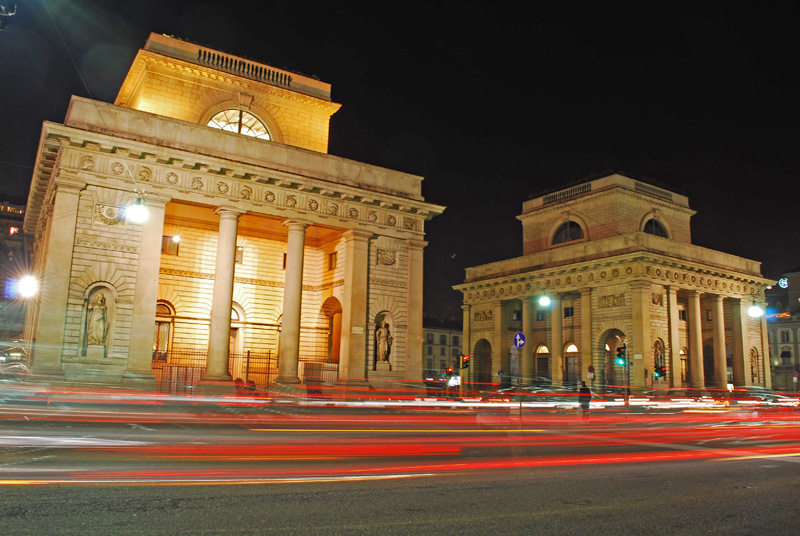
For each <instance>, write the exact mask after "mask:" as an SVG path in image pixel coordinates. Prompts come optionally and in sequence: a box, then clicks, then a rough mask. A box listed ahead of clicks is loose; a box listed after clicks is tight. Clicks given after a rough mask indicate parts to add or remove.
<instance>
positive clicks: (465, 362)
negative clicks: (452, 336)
mask: <svg viewBox="0 0 800 536" xmlns="http://www.w3.org/2000/svg"><path fill="white" fill-rule="evenodd" d="M461 368H462V369H465V368H469V356H468V355H462V356H461Z"/></svg>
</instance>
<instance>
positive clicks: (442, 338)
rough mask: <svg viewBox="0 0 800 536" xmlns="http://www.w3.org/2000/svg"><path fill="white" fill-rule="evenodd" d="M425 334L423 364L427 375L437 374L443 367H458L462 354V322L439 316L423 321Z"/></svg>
mask: <svg viewBox="0 0 800 536" xmlns="http://www.w3.org/2000/svg"><path fill="white" fill-rule="evenodd" d="M422 329H423V332H424V335H425V346H424V356H423V358H422V359H423V366H424V368H425V375H426V376H435V375H437V374H439V373H441V371H442V369H445V368H448V367H456V366H457V364H458V356H459V355H461V338H462V330H461V323H460V322H455V321H451V320H440V319H437V318H425V319H423V321H422Z"/></svg>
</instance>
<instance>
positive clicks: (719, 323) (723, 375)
mask: <svg viewBox="0 0 800 536" xmlns="http://www.w3.org/2000/svg"><path fill="white" fill-rule="evenodd" d="M712 302H713V307H714V309H713V311H714V312H713V313H712V315H713V316H714V320H713V322H712V323H713V325H714V386H715V387H716V388H717V389H727V388H728V355H727V349H726V345H725V308H724V302H723V297H722V296H719V295H715V296H713V297H712Z"/></svg>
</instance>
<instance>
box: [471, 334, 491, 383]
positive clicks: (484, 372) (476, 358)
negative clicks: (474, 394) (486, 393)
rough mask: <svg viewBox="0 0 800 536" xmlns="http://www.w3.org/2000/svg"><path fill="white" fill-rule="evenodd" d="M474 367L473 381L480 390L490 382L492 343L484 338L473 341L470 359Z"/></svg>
mask: <svg viewBox="0 0 800 536" xmlns="http://www.w3.org/2000/svg"><path fill="white" fill-rule="evenodd" d="M470 361H472V363H474V364H473V365H472V366H473V367H475V372H474V374H475V377H474V380H475V383H476V384H477V388H478V389H480V390H487V389H489V388H490V385H491V383H492V345H491V344H489V341H487V340H486V339H481V340H479V341H478V342H476V343H475V349H474V350H473V351H472V358H471V359H470Z"/></svg>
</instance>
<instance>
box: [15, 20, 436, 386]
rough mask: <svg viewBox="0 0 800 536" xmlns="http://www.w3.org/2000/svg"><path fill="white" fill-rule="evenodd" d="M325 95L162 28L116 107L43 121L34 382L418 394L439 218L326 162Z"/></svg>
mask: <svg viewBox="0 0 800 536" xmlns="http://www.w3.org/2000/svg"><path fill="white" fill-rule="evenodd" d="M330 89H331V88H330V85H329V84H326V83H324V82H320V81H319V80H316V79H314V78H311V77H307V76H303V75H299V74H296V73H292V72H288V71H284V70H280V69H275V68H273V67H270V66H268V65H265V64H262V63H258V62H254V61H251V60H246V59H243V58H239V57H235V56H231V55H228V54H224V53H221V52H218V51H215V50H212V49H209V48H206V47H202V46H198V45H195V44H191V43H188V42H185V41H181V40H178V39H174V38H170V37H165V36H161V35H155V34H151V35H150V37H149V39H148V40H147V43H146V44H145V46H144V48H143V49H142V50H140V51H139V52H138V54H137V55H136V58H135V59H134V61H133V64H132V66H131V67H130V70H129V72H128V74H127V76H126V77H125V80H124V82H123V84H122V87H121V89H120V91H119V94H118V96H117V98H116V101H115V103H114V104H108V103H103V102H97V101H93V100H88V99H85V98H79V97H73V99H72V101H71V102H70V105H69V109H68V111H67V114H66V118H65V120H64V122H63V123H61V124H59V123H49V122H47V123H45V124H44V127H43V131H42V136H41V142H40V145H39V152H38V157H37V161H36V166H35V171H34V176H33V182H32V184H31V190H30V196H29V200H28V211H27V214H26V219H25V230H26V231H27V232H28V233H30V234H31V235H33V236H35V248H34V257H35V267H36V270H37V273H38V274H39V275H40V277H41V288H42V292H41V298H40V300H39V302H38V303H37V305H36V307H35V308H34V310H33V311H32V313H33V314H32V315H30V319H29V323H28V325H27V328H26V329H27V332H28V336H29V338H30V339H31V340H34V341H35V348H34V352H33V356H32V366H33V368H34V370H36V371H38V372H40V373H46V374H51V375H55V376H65V377H66V378H67V379H69V380H75V381H102V382H111V383H126V384H135V385H144V386H153V385H155V379H156V376H157V375H165V374H167V373H168V372H169V374H173V373H175V372H176V371H177V368H180V367H183V368H181V370H180V372H181V373H183V372H191V373H192V374H195V375H197V374H201V373H202V374H203V378H204V379H205V380H208V382H205V384H206V385H208V384H209V383H210V382H212V381H220V382H223V383H224V382H226V381H229V380H231V374H232V375H233V376H234V377H236V376H242V377H245V376H247V375H249V374H255V372H256V369H259V372H260V373H265V374H266V376H264V377H263V378H262V379H263V380H264V382H263V384H266V383H267V382H272V381H278V382H280V383H283V384H294V383H298V382H301V381H303V380H304V378H305V376H306V375H307V374H306V372H307V371H306V368H307V366H308V365H312V367H311V368H313V369H314V370H315V374H320V373H321V372H322V373H324V375H326V378H332V379H336V380H338V381H339V382H340V383H343V384H348V385H356V386H358V385H364V386H366V385H367V381H368V382H370V383H376V382H390V381H394V380H405V379H412V380H419V379H420V378H421V376H422V344H421V342H422V338H423V337H422V264H423V262H422V261H423V248H424V247H425V245H426V243H425V242H424V241H423V239H424V225H425V222H426V220H428V219H430V218H431V217H433V216H435V215H437V214H439V213H441V212H442V210H443V207H440V206H437V205H432V204H429V203H426V202H425V200H424V198H423V197H422V193H421V191H422V178H421V177H418V176H414V175H409V174H407V173H402V172H398V171H392V170H388V169H383V168H379V167H375V166H371V165H369V164H364V163H361V162H354V161H351V160H346V159H343V158H339V157H336V156H333V155H330V154H327V146H328V131H329V122H330V117H331V116H332V115H333V114H334V113H335V112H336V111H337V110H338V109H339V107H340V105H339V104H336V103H334V102H332V101H331V97H330ZM137 204H142V205H144V206H145V207H146V208H147V209H148V210H149V219H148V220H147V221H146V222H144V223H142V224H138V223H134V221H133V219H132V218H131V217H130V215H129V214H128V213H127V212H126V210H127V209H126V207H129V206H132V205H137ZM384 322H385V323H388V324H389V326H390V328H389V329H390V330H391V334H392V337H393V344H392V345H391V350H390V352H388V358H387V361H385V362H381V363H376V330H377V329H378V327H379V325H380V324H382V323H384ZM234 356H236V357H237V359H239V361H238V362H237V363H238V364H237V365H236V366H235V367H234V366H233V365H231V364H230V363H232V360H233V358H234ZM243 359H246V361H243ZM234 368H235V369H236V370H233V369H234ZM186 369H192V370H190V371H188V370H186ZM265 369H269V370H265ZM159 377H160V378H161V379H162V380H163V376H159ZM264 378H266V379H264ZM263 384H262V386H263Z"/></svg>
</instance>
